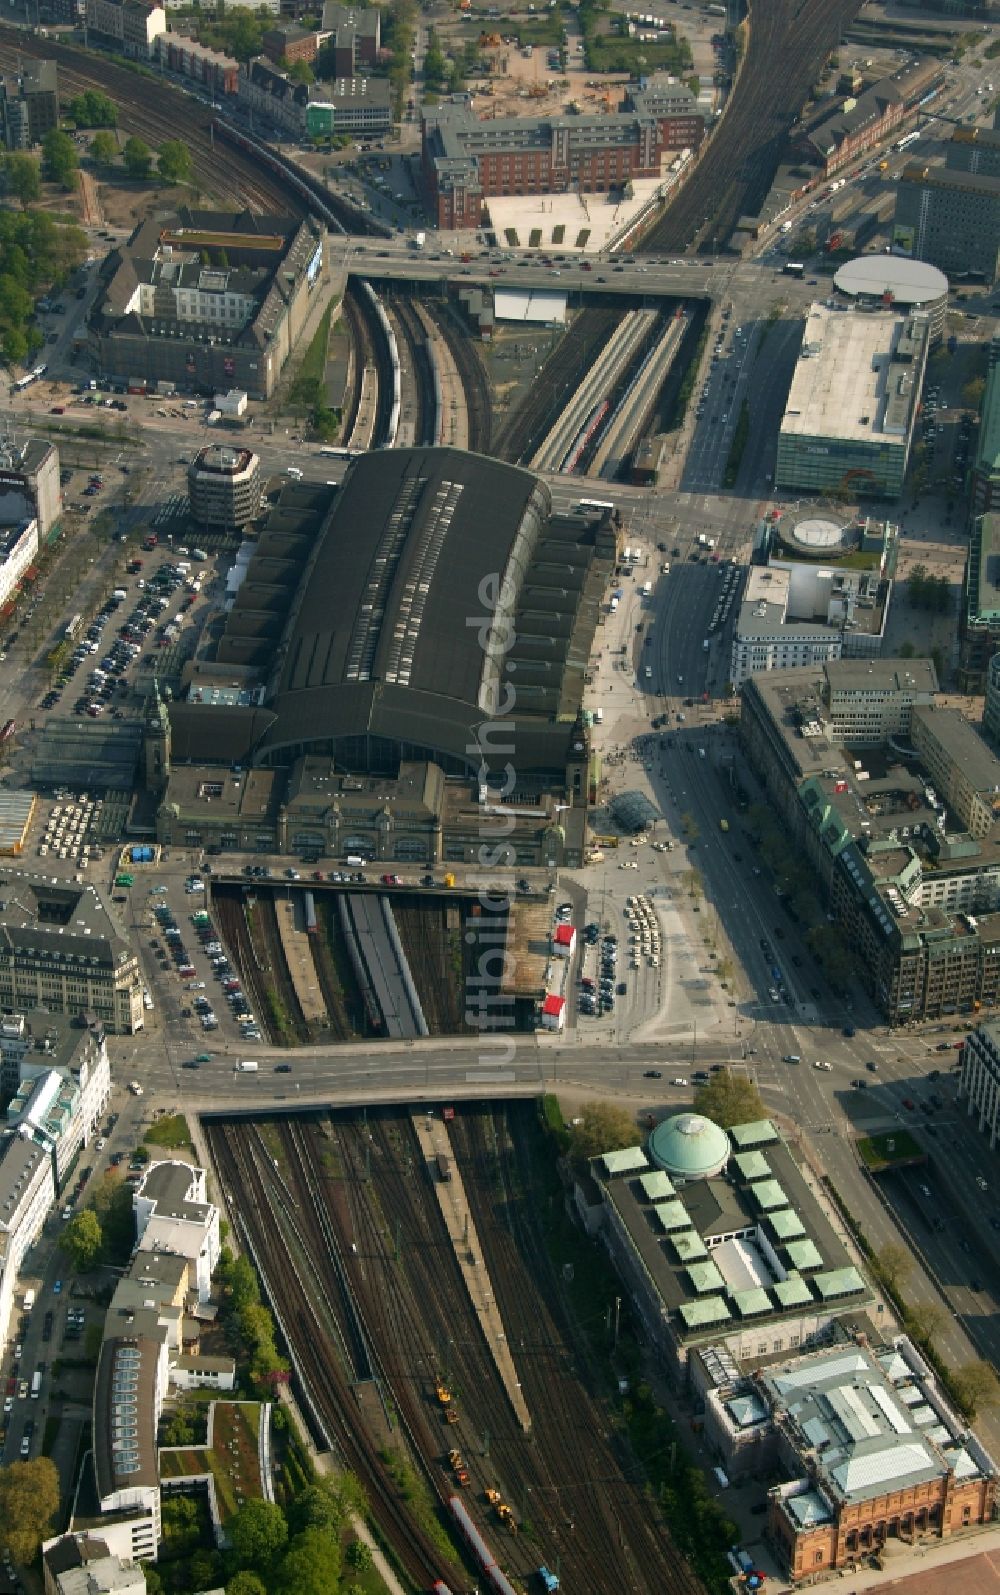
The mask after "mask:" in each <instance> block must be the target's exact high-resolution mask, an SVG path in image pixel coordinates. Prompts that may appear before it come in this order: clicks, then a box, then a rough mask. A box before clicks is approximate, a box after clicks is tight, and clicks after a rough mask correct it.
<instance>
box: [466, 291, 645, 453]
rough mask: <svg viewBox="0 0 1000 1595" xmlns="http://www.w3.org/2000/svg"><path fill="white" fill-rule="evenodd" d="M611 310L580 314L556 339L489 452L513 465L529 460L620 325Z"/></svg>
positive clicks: (586, 311)
mask: <svg viewBox="0 0 1000 1595" xmlns="http://www.w3.org/2000/svg"><path fill="white" fill-rule="evenodd" d="M620 319H621V317H620V315H619V313H618V312H617V311H615V310H581V311H580V312H579V314H578V315H577V318H576V320H575V322H574V324H573V330H572V332H571V333H569V334H568V335H567V336H566V337H564V338H562V339H560V341H559V343H557V344H556V346H555V348H554V349H553V351H552V353H551V354H550V356H549V358H548V359H547V360H546V362H545V364H544V365H543V366H542V369H541V370H540V371H539V373H538V377H537V379H536V381H535V385H534V387H533V388H532V390H531V392H530V393H529V394H528V396H527V398H526V399H525V400H524V402H523V404H521V405H520V406H519V407H518V409H517V410H516V411H515V412H514V414H513V415H512V416H511V417H510V420H509V421H508V422H507V424H506V426H505V427H504V428H503V429H502V430H501V432H500V434H499V436H498V437H497V439H496V441H495V444H494V447H493V450H492V452H493V453H494V454H495V455H496V456H497V458H498V459H501V460H510V461H512V462H513V463H515V464H517V463H518V462H520V461H523V460H524V459H526V458H529V457H530V456H531V454H532V453H533V452H534V450H535V449H536V448H537V447H538V445H539V443H540V442H541V440H542V438H543V437H544V436H545V433H546V432H547V431H548V428H549V425H550V423H551V419H552V415H553V413H554V412H555V410H556V409H557V407H558V406H560V405H561V404H562V403H563V402H564V400H565V398H566V397H567V395H568V394H570V393H572V392H573V391H575V389H576V388H577V387H578V386H579V385H580V383H581V381H582V380H583V378H584V376H585V375H586V373H587V371H588V369H589V367H590V364H591V362H592V360H593V357H594V355H595V354H596V352H597V350H598V349H599V348H601V347H602V346H603V344H604V343H605V342H606V341H607V340H608V338H610V337H611V334H612V333H613V331H614V329H615V328H616V327H617V326H618V324H619V322H620Z"/></svg>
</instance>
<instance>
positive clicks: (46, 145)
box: [42, 127, 79, 189]
mask: <svg viewBox="0 0 1000 1595" xmlns="http://www.w3.org/2000/svg"><path fill="white" fill-rule="evenodd" d="M78 165H79V162H78V160H77V158H76V147H75V145H74V143H73V140H72V139H71V138H70V136H69V134H68V133H63V132H62V131H61V129H60V128H58V127H53V128H51V129H50V131H49V132H48V133H46V135H45V137H44V139H43V140H42V170H43V172H44V173H45V176H46V177H47V178H48V180H49V182H50V183H58V184H59V186H60V188H65V189H70V188H72V187H73V185H74V183H75V181H76V169H77V166H78Z"/></svg>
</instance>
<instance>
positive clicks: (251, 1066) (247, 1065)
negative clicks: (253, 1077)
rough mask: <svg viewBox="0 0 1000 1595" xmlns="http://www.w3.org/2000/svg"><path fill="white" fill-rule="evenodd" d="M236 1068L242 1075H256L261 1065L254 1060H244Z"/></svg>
mask: <svg viewBox="0 0 1000 1595" xmlns="http://www.w3.org/2000/svg"><path fill="white" fill-rule="evenodd" d="M236 1068H237V1071H238V1072H239V1073H240V1074H256V1073H257V1070H258V1069H259V1068H260V1064H259V1063H254V1061H253V1059H252V1058H243V1059H241V1060H240V1062H239V1063H238V1064H237V1065H236Z"/></svg>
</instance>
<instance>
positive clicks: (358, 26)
mask: <svg viewBox="0 0 1000 1595" xmlns="http://www.w3.org/2000/svg"><path fill="white" fill-rule="evenodd" d="M322 31H323V33H324V35H327V36H328V40H327V42H328V44H329V47H330V48H331V49H332V51H333V58H334V75H335V77H338V78H352V77H354V76H355V75H356V74H357V73H358V71H359V70H360V69H361V68H362V67H373V66H376V65H377V63H378V55H379V50H380V49H381V47H382V18H381V13H380V11H379V8H378V6H342V5H337V4H334V3H333V0H326V3H325V4H324V6H323V29H322Z"/></svg>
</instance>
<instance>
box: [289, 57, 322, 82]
mask: <svg viewBox="0 0 1000 1595" xmlns="http://www.w3.org/2000/svg"><path fill="white" fill-rule="evenodd" d="M287 70H288V76H289V79H290V81H291V82H292V83H315V81H316V74H315V72H314V71H313V69H312V67H311V66H310V65H309V62H308V61H292V62H291V64H290V65H289V67H288V69H287Z"/></svg>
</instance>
